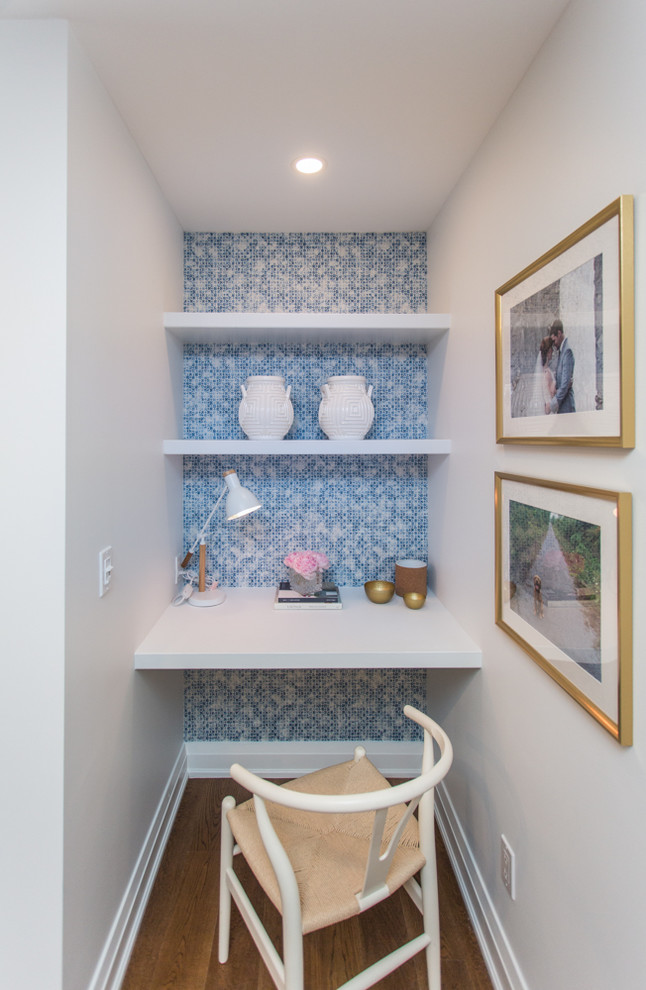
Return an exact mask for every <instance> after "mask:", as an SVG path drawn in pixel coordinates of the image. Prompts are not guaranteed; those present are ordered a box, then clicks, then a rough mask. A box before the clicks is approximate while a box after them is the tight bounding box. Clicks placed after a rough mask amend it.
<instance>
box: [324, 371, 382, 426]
mask: <svg viewBox="0 0 646 990" xmlns="http://www.w3.org/2000/svg"><path fill="white" fill-rule="evenodd" d="M321 392H322V395H323V398H322V400H321V404H320V406H319V425H320V427H321V429H322V430H323V432H324V433H325V435H326V436H327V437H328V439H330V440H362V439H363V437H365V435H366V433H367V432H368V430H369V429H370V427H371V426H372V421H373V419H374V418H375V408H374V406H373V404H372V385H369V386H368V389H367V390H366V379H365V378H364V377H363V375H333V376H332V377H331V378H328V380H327V382H326V383H325V385H321Z"/></svg>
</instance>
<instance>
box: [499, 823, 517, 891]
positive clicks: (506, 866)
mask: <svg viewBox="0 0 646 990" xmlns="http://www.w3.org/2000/svg"><path fill="white" fill-rule="evenodd" d="M500 874H501V876H502V882H503V883H504V885H505V889H506V890H507V893H508V894H509V896H510V897H511V899H512V901H515V900H516V863H515V856H514V850H513V849H512V848H511V846H510V845H509V842H508V841H507V839H506V838H505V836H504V835H501V836H500Z"/></svg>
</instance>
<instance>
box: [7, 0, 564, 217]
mask: <svg viewBox="0 0 646 990" xmlns="http://www.w3.org/2000/svg"><path fill="white" fill-rule="evenodd" d="M567 2H568V0H0V18H3V19H6V18H31V17H64V18H67V19H69V20H70V21H71V22H72V24H73V27H74V31H75V33H76V36H77V37H78V39H79V41H80V42H81V44H82V46H83V47H84V49H85V50H86V51H87V53H88V54H89V55H90V57H91V59H92V61H93V62H94V64H95V66H96V68H97V70H98V72H99V74H100V76H101V77H102V79H103V81H104V83H105V85H106V86H107V88H108V90H109V92H110V93H111V95H112V98H113V99H114V102H115V103H116V105H117V107H118V108H119V110H120V112H121V115H122V117H123V118H124V120H125V121H126V123H127V125H128V127H129V128H130V130H131V132H132V134H133V135H134V137H135V139H136V141H137V143H138V145H139V147H140V148H141V150H142V152H143V154H144V155H145V157H146V159H147V161H148V163H149V165H150V168H151V169H152V171H153V173H154V174H155V176H156V178H157V180H158V182H159V184H160V186H161V188H162V190H163V191H164V194H165V195H166V197H167V199H168V201H169V203H170V204H171V206H172V208H173V209H174V211H175V213H176V214H177V217H178V219H179V221H180V223H181V224H182V226H183V227H184V229H185V230H194V231H197V230H206V231H249V230H253V231H267V232H269V231H328V232H334V231H365V232H368V231H394V230H426V229H427V228H428V227H429V225H430V223H431V221H432V219H433V217H434V215H435V214H436V212H437V210H438V209H439V208H440V206H441V205H442V203H443V201H444V200H445V199H446V197H447V195H448V194H449V192H450V190H451V188H452V186H453V185H454V183H455V182H456V180H457V178H458V177H459V175H460V174H461V173H462V171H463V170H464V168H465V167H466V166H467V165H468V163H469V160H470V159H471V157H472V155H473V153H474V152H475V150H476V149H477V147H478V146H479V144H480V143H481V141H482V139H483V138H484V136H485V134H486V133H487V131H488V129H489V128H490V126H491V125H492V123H493V122H494V121H495V119H496V117H497V115H498V114H499V112H500V111H501V109H502V108H503V106H504V105H505V103H506V102H507V100H508V99H509V97H510V95H511V93H512V92H513V90H514V88H515V87H516V85H517V84H518V82H519V80H520V79H521V78H522V76H523V74H524V73H525V71H526V69H527V67H528V66H529V64H530V62H531V60H532V59H533V57H534V55H535V54H536V52H537V51H538V49H539V48H540V46H541V44H542V43H543V41H544V39H545V38H546V36H547V34H548V33H549V32H550V30H551V28H552V27H553V25H554V23H555V22H556V20H557V19H558V17H559V16H560V14H561V13H562V11H563V9H564V8H565V6H566V5H567ZM312 153H314V154H318V155H321V156H322V157H323V158H325V159H326V161H327V162H328V166H327V168H326V170H325V171H324V172H323V173H321V174H319V175H317V176H301V175H299V174H297V173H296V172H294V170H293V169H292V168H291V167H290V163H291V162H292V161H293V159H295V158H296V157H297V156H299V155H302V154H312Z"/></svg>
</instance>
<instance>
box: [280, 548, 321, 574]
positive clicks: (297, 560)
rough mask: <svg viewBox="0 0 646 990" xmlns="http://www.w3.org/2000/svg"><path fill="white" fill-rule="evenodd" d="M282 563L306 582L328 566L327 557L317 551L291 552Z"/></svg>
mask: <svg viewBox="0 0 646 990" xmlns="http://www.w3.org/2000/svg"><path fill="white" fill-rule="evenodd" d="M284 563H285V564H286V565H287V567H291V569H292V570H293V571H296V573H297V574H301V575H302V576H303V577H304V578H305V579H306V580H307V581H310V580H311V579H312V578H313V577H314V575H315V574H316V572H317V571H324V570H325V569H326V567H329V566H330V561H329V560H328V559H327V556H326V555H325V554H324V553H320V552H319V551H318V550H292V552H291V553H288V554H287V556H286V557H285V560H284Z"/></svg>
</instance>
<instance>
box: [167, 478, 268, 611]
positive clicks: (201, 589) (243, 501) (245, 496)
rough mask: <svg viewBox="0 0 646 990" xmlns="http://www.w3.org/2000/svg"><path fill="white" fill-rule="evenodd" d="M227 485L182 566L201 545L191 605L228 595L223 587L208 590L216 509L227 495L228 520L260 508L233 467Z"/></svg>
mask: <svg viewBox="0 0 646 990" xmlns="http://www.w3.org/2000/svg"><path fill="white" fill-rule="evenodd" d="M224 481H225V485H224V488H223V489H222V491H221V492H220V497H219V498H218V500H217V502H216V503H215V505H214V506H213V508H212V509H211V511H210V513H209V517H208V519H207V520H206V522H205V523H204V525H203V526H202V529H201V530H200V532H199V534H198V537H197V539H196V540H195V543H194V544H193V546H192V547H191V549H190V550H189V551H188V553H187V554H186V556H185V557H184V560H183V561H182V567H186V566H187V565H188V562H189V560H190V559H191V557H192V556H193V554H194V553H195V549H196V547H197V546H198V545H199V548H200V566H199V578H198V585H197V591H194V592H193V594H192V595H191V596H190V598H189V599H188V604H189V605H198V606H209V605H221V604H222V602H223V601H224V600H225V598H226V597H227V596H226V594H225V593H224V591H222V589H221V588H209V590H208V591H207V590H206V531H207V529H208V528H209V523H210V522H211V520H212V519H213V516H214V515H215V511H216V509H217V508H218V506H219V504H220V502H221V501H222V499H223V498H224V496H225V495H226V496H227V502H226V515H227V521H229V522H230V521H231V520H232V519H241V518H242V517H243V516H247V515H249V513H250V512H255V511H256V509H259V508H260V507H261V506H260V502H259V501H258V499H257V498H256V496H255V495H254V494H253V493H252V492H250V491H249V489H248V488H244V487H243V486H242V485H241V484H240V479H239V478H238V475H237V474H236V472H235V471H234V470H233V469H232V470H230V471H225V472H224Z"/></svg>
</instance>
